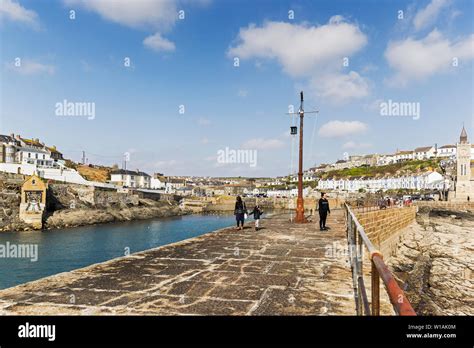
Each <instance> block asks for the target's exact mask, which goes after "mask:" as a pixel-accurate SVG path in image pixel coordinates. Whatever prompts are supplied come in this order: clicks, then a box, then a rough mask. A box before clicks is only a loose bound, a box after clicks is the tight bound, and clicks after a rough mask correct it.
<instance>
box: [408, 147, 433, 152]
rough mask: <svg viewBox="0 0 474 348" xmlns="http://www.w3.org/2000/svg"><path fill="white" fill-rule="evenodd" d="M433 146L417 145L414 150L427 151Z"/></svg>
mask: <svg viewBox="0 0 474 348" xmlns="http://www.w3.org/2000/svg"><path fill="white" fill-rule="evenodd" d="M432 148H433V146H423V147H417V148H416V149H415V150H413V151H414V152H427V151H430V150H431V149H432Z"/></svg>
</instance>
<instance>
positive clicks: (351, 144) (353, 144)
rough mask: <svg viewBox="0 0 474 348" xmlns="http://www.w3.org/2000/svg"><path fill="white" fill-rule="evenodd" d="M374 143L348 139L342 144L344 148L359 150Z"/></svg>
mask: <svg viewBox="0 0 474 348" xmlns="http://www.w3.org/2000/svg"><path fill="white" fill-rule="evenodd" d="M371 146H372V144H369V143H357V142H355V141H348V142H346V143H344V144H343V145H342V148H343V149H344V150H358V149H366V148H368V147H371Z"/></svg>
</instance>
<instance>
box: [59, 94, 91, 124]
mask: <svg viewBox="0 0 474 348" xmlns="http://www.w3.org/2000/svg"><path fill="white" fill-rule="evenodd" d="M55 109H56V110H55V113H56V116H73V117H76V116H77V117H81V116H83V117H87V119H89V120H93V119H95V103H94V102H71V101H68V100H67V99H64V100H63V101H62V102H58V103H56V104H55Z"/></svg>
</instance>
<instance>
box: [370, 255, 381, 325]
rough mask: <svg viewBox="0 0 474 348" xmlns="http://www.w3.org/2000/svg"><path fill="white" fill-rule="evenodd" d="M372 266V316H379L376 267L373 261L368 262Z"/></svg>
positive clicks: (378, 285)
mask: <svg viewBox="0 0 474 348" xmlns="http://www.w3.org/2000/svg"><path fill="white" fill-rule="evenodd" d="M370 263H371V264H372V272H371V278H372V315H376V316H379V315H380V278H379V272H378V271H377V267H375V263H374V261H370Z"/></svg>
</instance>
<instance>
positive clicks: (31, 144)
mask: <svg viewBox="0 0 474 348" xmlns="http://www.w3.org/2000/svg"><path fill="white" fill-rule="evenodd" d="M0 163H17V164H25V165H34V166H36V167H38V168H63V167H64V159H63V155H62V153H61V152H59V151H58V150H57V149H56V147H55V146H52V147H48V146H46V145H45V144H44V143H42V142H40V140H39V139H37V138H36V139H27V138H23V137H21V136H20V135H16V136H15V134H11V135H0Z"/></svg>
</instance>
